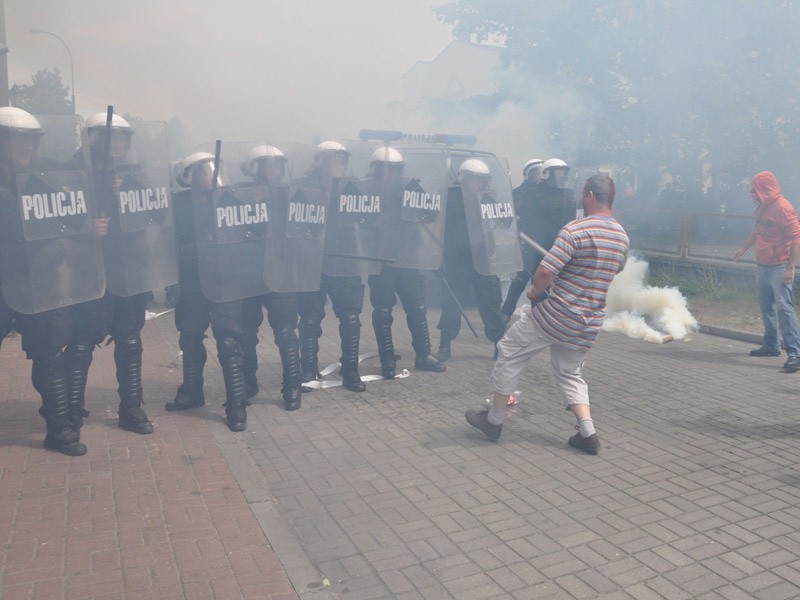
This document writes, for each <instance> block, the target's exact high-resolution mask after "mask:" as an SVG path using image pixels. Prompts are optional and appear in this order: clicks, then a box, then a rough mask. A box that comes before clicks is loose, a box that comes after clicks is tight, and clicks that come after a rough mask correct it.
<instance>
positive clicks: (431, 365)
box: [414, 355, 447, 373]
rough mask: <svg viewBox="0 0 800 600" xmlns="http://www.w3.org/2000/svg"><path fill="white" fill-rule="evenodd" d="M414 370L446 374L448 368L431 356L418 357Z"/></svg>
mask: <svg viewBox="0 0 800 600" xmlns="http://www.w3.org/2000/svg"><path fill="white" fill-rule="evenodd" d="M414 368H415V369H416V370H417V371H431V372H433V373H444V372H445V371H446V370H447V367H445V366H444V365H443V364H442V363H441V362H440V361H438V360H436V357H434V356H431V355H428V356H418V357H417V358H416V360H415V361H414Z"/></svg>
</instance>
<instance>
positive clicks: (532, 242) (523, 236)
mask: <svg viewBox="0 0 800 600" xmlns="http://www.w3.org/2000/svg"><path fill="white" fill-rule="evenodd" d="M519 239H521V240H522V241H523V242H525V243H526V244H528V246H530V247H531V248H533V249H534V250H536V251H537V252H538V253H539V254H541V255H542V256H547V250H545V249H544V246H541V245H540V244H539V243H538V242H536V240H534V239H533V238H532V237H530V236H529V235H526V234H524V233H523V232H521V231H520V232H519Z"/></svg>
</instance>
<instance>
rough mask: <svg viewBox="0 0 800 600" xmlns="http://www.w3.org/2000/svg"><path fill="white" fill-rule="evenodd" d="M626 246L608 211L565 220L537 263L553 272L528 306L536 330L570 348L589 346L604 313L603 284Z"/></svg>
mask: <svg viewBox="0 0 800 600" xmlns="http://www.w3.org/2000/svg"><path fill="white" fill-rule="evenodd" d="M629 246H630V241H629V240H628V234H627V233H625V230H624V229H623V228H622V225H620V224H619V223H618V222H617V220H616V219H614V218H613V217H605V216H596V215H595V216H588V217H584V218H582V219H576V220H575V221H572V222H570V223H567V224H566V225H565V226H564V227H563V228H562V229H561V231H559V232H558V236H557V237H556V241H555V243H554V244H553V247H552V248H551V249H550V252H548V253H547V256H545V258H544V259H542V262H541V264H540V266H541V267H543V268H545V269H547V270H549V271H551V272H552V273H554V274H555V278H554V279H553V282H552V284H551V285H550V290H549V294H550V296H549V298H547V299H546V300H544V301H543V302H539V303H537V304H535V305H534V306H533V309H532V310H533V319H534V321H536V324H537V325H538V327H539V329H540V330H541V331H542V333H544V334H545V335H546V336H548V337H550V338H552V339H553V340H555V341H557V342H561V343H563V344H566V345H567V346H571V347H573V348H576V349H587V350H588V349H589V348H591V347H592V345H593V344H594V340H595V338H596V337H597V332H598V331H599V330H600V326H601V325H602V324H603V317H605V307H606V294H607V293H608V286H609V285H610V284H611V280H612V279H614V276H615V275H616V274H617V273H619V272H620V271H621V270H622V269H623V267H624V266H625V260H626V257H627V253H628V248H629Z"/></svg>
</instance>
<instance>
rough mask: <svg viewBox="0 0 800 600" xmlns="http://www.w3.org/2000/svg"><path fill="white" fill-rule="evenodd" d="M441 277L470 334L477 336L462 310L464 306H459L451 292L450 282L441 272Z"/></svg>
mask: <svg viewBox="0 0 800 600" xmlns="http://www.w3.org/2000/svg"><path fill="white" fill-rule="evenodd" d="M441 279H442V283H444V286H445V287H446V288H447V291H448V292H450V297H451V298H452V299H453V302H455V303H456V306H457V307H458V310H459V311H461V316H462V317H464V320H465V321H466V322H467V327H469V330H470V331H471V332H472V335H474V336H475V337H478V332H477V331H475V328H474V327H473V326H472V321H470V320H469V317H468V316H467V313H465V312H464V307H463V306H461V302H459V301H458V298H456V295H455V292H453V288H451V287H450V284H449V283H447V279H445V278H444V274H442V277H441Z"/></svg>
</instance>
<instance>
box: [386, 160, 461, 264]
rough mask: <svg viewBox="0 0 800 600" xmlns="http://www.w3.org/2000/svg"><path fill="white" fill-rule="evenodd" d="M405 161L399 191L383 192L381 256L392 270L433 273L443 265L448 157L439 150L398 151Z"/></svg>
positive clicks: (388, 187)
mask: <svg viewBox="0 0 800 600" xmlns="http://www.w3.org/2000/svg"><path fill="white" fill-rule="evenodd" d="M398 150H399V151H400V152H401V153H402V154H403V157H404V159H405V165H404V172H403V175H404V178H403V181H402V184H401V185H400V186H399V189H394V186H393V185H392V184H391V183H390V184H388V185H387V186H386V187H387V190H386V191H385V192H384V196H385V197H386V201H385V202H384V206H383V209H384V210H383V213H384V216H383V223H384V231H383V232H382V235H381V244H382V246H381V256H382V257H384V258H389V259H392V260H393V262H392V263H391V264H392V266H393V267H399V268H404V269H427V270H435V269H438V268H439V267H440V266H441V263H442V239H443V236H444V209H445V198H446V197H447V156H446V154H445V152H444V151H443V150H442V149H437V148H436V147H429V148H425V147H423V148H413V147H408V148H402V147H400V148H398Z"/></svg>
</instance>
